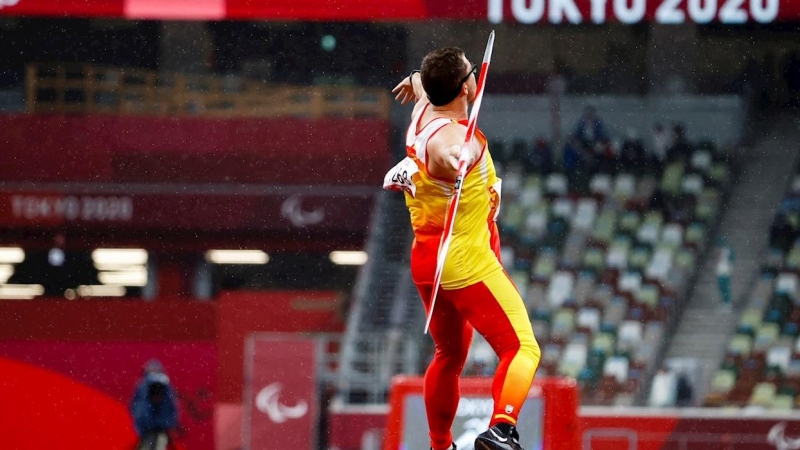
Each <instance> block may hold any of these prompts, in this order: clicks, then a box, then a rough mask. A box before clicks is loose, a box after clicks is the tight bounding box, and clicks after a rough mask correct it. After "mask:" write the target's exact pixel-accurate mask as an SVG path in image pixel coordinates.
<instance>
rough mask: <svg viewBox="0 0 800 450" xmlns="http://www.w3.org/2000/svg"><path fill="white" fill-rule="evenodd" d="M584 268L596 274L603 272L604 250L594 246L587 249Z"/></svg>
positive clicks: (584, 256) (584, 255)
mask: <svg viewBox="0 0 800 450" xmlns="http://www.w3.org/2000/svg"><path fill="white" fill-rule="evenodd" d="M583 268H584V269H585V270H589V271H591V272H592V273H594V274H598V273H600V272H602V271H603V270H604V268H605V259H604V253H603V250H601V249H599V248H594V247H590V248H588V249H586V253H584V254H583Z"/></svg>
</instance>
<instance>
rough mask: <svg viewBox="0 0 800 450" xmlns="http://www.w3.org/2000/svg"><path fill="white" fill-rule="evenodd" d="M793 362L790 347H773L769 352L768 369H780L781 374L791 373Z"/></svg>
mask: <svg viewBox="0 0 800 450" xmlns="http://www.w3.org/2000/svg"><path fill="white" fill-rule="evenodd" d="M791 362H792V349H791V348H790V347H784V346H779V347H772V348H770V349H769V351H767V367H773V366H777V367H780V369H781V372H783V373H787V372H788V371H789V364H790V363H791Z"/></svg>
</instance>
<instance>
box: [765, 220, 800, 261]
mask: <svg viewBox="0 0 800 450" xmlns="http://www.w3.org/2000/svg"><path fill="white" fill-rule="evenodd" d="M798 237H800V235H799V234H798V230H797V229H796V228H795V227H794V226H793V225H792V222H791V221H790V220H789V217H788V216H787V215H786V213H784V212H780V213H778V214H777V215H776V216H775V219H774V220H773V221H772V226H771V227H770V229H769V244H770V246H772V247H775V248H779V249H781V250H782V251H784V252H785V251H787V250H789V247H791V246H792V244H794V241H795V240H797V238H798Z"/></svg>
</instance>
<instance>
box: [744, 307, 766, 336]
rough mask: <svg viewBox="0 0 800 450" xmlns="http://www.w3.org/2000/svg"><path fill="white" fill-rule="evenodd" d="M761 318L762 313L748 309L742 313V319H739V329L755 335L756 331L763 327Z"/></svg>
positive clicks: (754, 309)
mask: <svg viewBox="0 0 800 450" xmlns="http://www.w3.org/2000/svg"><path fill="white" fill-rule="evenodd" d="M761 316H762V313H761V311H760V310H758V309H756V308H748V309H747V310H745V311H744V312H743V313H742V317H741V318H740V319H739V328H740V329H745V330H750V332H751V333H753V334H755V331H756V330H758V329H759V328H760V327H761Z"/></svg>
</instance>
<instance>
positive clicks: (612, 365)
mask: <svg viewBox="0 0 800 450" xmlns="http://www.w3.org/2000/svg"><path fill="white" fill-rule="evenodd" d="M629 367H630V363H629V362H628V358H626V357H624V356H612V357H611V358H608V359H607V360H606V362H605V364H603V375H605V376H613V377H614V378H615V379H616V380H617V383H624V382H625V381H626V380H627V379H628V369H629Z"/></svg>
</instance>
